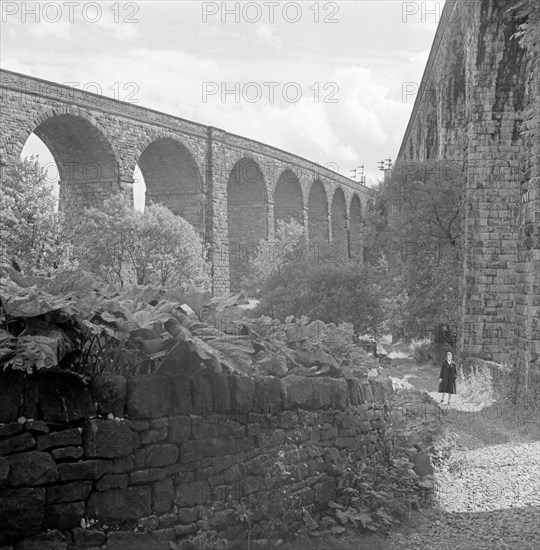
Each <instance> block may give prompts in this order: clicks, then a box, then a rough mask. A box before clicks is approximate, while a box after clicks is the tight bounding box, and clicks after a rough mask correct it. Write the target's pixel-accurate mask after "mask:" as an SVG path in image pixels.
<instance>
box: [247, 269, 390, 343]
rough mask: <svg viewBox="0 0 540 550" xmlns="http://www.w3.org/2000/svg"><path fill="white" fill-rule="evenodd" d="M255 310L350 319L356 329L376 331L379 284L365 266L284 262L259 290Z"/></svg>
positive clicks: (281, 316)
mask: <svg viewBox="0 0 540 550" xmlns="http://www.w3.org/2000/svg"><path fill="white" fill-rule="evenodd" d="M257 313H259V314H262V315H270V316H271V317H274V318H277V319H280V320H284V319H285V318H287V317H288V316H290V315H292V316H294V317H297V318H300V317H302V316H307V317H309V318H310V319H320V320H321V321H324V322H325V323H336V324H340V323H351V324H352V325H353V328H354V331H355V332H357V333H361V334H363V333H369V334H372V335H374V334H377V333H378V332H379V330H380V326H381V324H382V321H383V309H382V306H381V297H380V288H379V286H378V285H377V284H376V280H375V274H374V273H373V271H372V270H370V269H369V268H363V267H361V268H359V267H358V266H355V265H349V264H339V265H329V264H315V265H314V264H306V263H301V264H300V263H298V264H287V265H284V266H283V267H282V268H281V270H280V272H279V273H276V274H274V275H273V276H272V277H271V278H270V279H269V281H268V282H267V283H266V285H265V286H264V288H263V290H262V297H261V304H260V305H259V308H258V310H257Z"/></svg>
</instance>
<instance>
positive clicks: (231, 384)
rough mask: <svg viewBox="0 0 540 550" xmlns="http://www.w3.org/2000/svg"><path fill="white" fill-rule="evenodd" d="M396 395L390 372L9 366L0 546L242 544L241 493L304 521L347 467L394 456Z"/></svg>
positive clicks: (261, 512)
mask: <svg viewBox="0 0 540 550" xmlns="http://www.w3.org/2000/svg"><path fill="white" fill-rule="evenodd" d="M391 392H392V386H391V382H390V380H389V379H388V378H382V377H381V378H377V379H374V380H371V381H360V380H357V379H354V380H348V381H345V380H343V379H332V378H301V377H298V376H295V375H291V376H288V377H285V378H283V379H278V378H273V377H263V378H260V379H252V378H248V377H240V376H236V375H234V376H232V375H231V376H225V375H215V374H212V375H210V374H207V375H203V376H200V377H198V378H195V379H193V380H192V381H191V383H187V382H186V380H185V378H184V377H181V376H170V377H166V376H139V377H129V378H127V379H126V378H124V377H123V376H118V375H110V374H103V375H98V376H96V377H94V378H93V379H92V380H91V382H90V383H89V384H88V385H87V386H86V385H84V384H83V383H82V382H81V381H80V379H78V378H76V377H73V376H71V375H67V374H64V375H62V374H39V375H35V376H32V377H30V376H25V375H23V374H22V373H4V374H2V375H0V548H2V549H3V550H4V549H7V548H15V549H16V550H43V549H47V550H67V549H79V548H93V549H97V548H100V549H102V550H120V549H129V550H139V549H140V550H162V549H163V550H170V546H169V542H170V541H175V542H176V543H177V544H178V545H179V548H187V547H188V546H187V545H188V541H189V537H190V536H193V535H194V534H195V533H197V532H198V531H200V530H201V529H204V527H205V525H208V526H209V528H210V529H214V530H216V531H217V532H219V533H220V534H221V535H222V536H225V537H226V538H228V539H230V540H232V539H235V538H238V539H241V538H243V537H244V535H245V529H246V527H245V525H243V524H242V523H241V521H240V518H239V516H238V514H235V512H234V510H235V503H238V502H239V501H240V500H244V501H246V500H247V501H249V502H251V504H250V505H253V506H254V510H255V516H254V521H255V522H257V521H259V520H261V519H263V518H264V517H265V516H266V519H268V515H269V514H270V513H271V512H270V510H271V507H272V506H273V507H274V508H273V509H275V508H276V505H277V506H278V510H279V512H278V513H279V514H281V515H282V517H283V519H284V521H286V522H287V524H289V525H291V526H292V527H294V525H295V524H297V523H298V522H300V521H301V513H302V509H307V510H308V511H310V512H311V513H316V512H317V511H320V510H322V509H324V508H325V506H326V504H327V503H328V501H329V500H332V499H333V498H335V495H336V487H337V481H338V480H337V479H336V476H337V475H339V472H340V471H341V469H340V467H342V466H343V465H344V464H345V465H352V464H353V463H355V462H357V461H366V460H372V461H378V462H384V461H385V460H386V458H387V452H388V449H389V441H387V438H386V433H385V426H386V421H387V418H388V415H387V408H386V406H385V401H386V400H387V398H388V397H389V395H390V394H391ZM23 416H24V417H25V418H22V417H23ZM107 416H108V418H110V419H107ZM113 418H114V419H113ZM265 503H266V504H267V506H266V507H265ZM83 519H84V520H85V525H84V527H85V528H83V527H82V526H81V520H83ZM92 520H95V523H93V522H92Z"/></svg>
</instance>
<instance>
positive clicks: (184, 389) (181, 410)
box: [169, 375, 191, 414]
mask: <svg viewBox="0 0 540 550" xmlns="http://www.w3.org/2000/svg"><path fill="white" fill-rule="evenodd" d="M169 380H170V384H171V410H172V412H173V413H177V414H191V393H190V383H189V380H187V379H186V376H185V375H176V376H170V377H169Z"/></svg>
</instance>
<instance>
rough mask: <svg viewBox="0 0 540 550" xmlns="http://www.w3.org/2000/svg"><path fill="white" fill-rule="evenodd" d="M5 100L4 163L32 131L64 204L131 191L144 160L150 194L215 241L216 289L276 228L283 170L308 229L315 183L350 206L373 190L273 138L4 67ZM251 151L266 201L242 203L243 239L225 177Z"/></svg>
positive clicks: (0, 143) (222, 288)
mask: <svg viewBox="0 0 540 550" xmlns="http://www.w3.org/2000/svg"><path fill="white" fill-rule="evenodd" d="M0 108H1V112H2V117H0V169H3V168H5V167H6V166H10V164H12V163H15V162H18V160H19V158H20V155H21V152H22V150H23V147H24V144H25V143H26V141H27V139H28V137H29V136H30V135H31V134H32V133H34V134H36V135H37V136H38V137H39V138H40V139H41V140H42V141H43V142H44V143H45V145H46V146H47V147H48V148H49V150H50V151H51V153H52V155H53V157H54V159H55V162H56V164H57V166H58V171H59V176H60V200H61V203H60V208H61V209H64V210H67V211H71V210H73V209H77V208H81V207H85V206H99V205H100V204H101V203H102V202H103V200H105V199H106V198H108V197H109V196H110V195H111V194H113V193H116V192H119V191H123V192H125V193H126V194H128V195H129V194H131V195H132V189H133V182H134V177H133V175H134V170H135V168H136V166H137V165H139V167H140V168H141V170H142V172H143V175H144V178H145V183H146V186H147V199H152V200H156V201H161V202H162V203H163V204H165V205H166V206H168V207H169V208H171V210H173V211H174V212H176V213H179V214H180V215H182V216H184V217H186V218H187V219H188V221H190V222H191V223H192V224H193V225H194V226H195V229H196V230H197V231H198V232H199V234H201V235H202V236H203V237H204V241H205V242H206V243H207V244H208V245H210V260H211V262H212V281H213V290H214V293H215V294H227V293H228V291H229V288H230V273H229V264H230V262H229V255H230V254H231V250H232V254H234V255H235V256H237V257H240V259H241V260H243V259H245V260H246V261H247V258H248V255H249V251H250V250H251V249H252V248H253V246H254V245H255V246H256V245H257V244H258V242H259V239H260V238H261V236H260V234H261V231H260V227H259V226H260V225H264V227H265V228H267V230H268V236H269V237H272V236H273V232H274V203H275V200H276V199H275V192H276V187H277V184H278V181H279V179H280V177H281V175H282V174H284V173H285V172H287V171H290V172H291V173H292V174H294V176H295V177H296V178H297V179H298V183H299V185H300V188H301V194H302V201H296V203H295V209H294V211H293V212H292V213H293V214H294V216H295V217H296V218H297V219H299V220H303V221H304V226H305V229H306V234H307V233H308V231H307V230H308V223H307V218H308V217H309V214H310V213H309V205H308V195H309V191H310V189H311V187H312V186H313V185H315V184H317V182H320V184H321V185H322V186H323V188H324V193H325V195H326V200H327V202H328V204H330V205H331V204H332V200H333V197H334V196H335V194H336V191H337V190H341V192H343V193H344V194H345V197H346V203H347V208H349V207H350V204H351V200H352V198H353V197H354V196H355V197H357V200H358V201H359V202H360V203H361V205H362V208H364V207H365V205H366V203H367V201H368V200H369V199H370V198H372V197H373V191H371V190H370V189H369V188H367V187H365V186H363V185H361V184H359V183H357V182H355V181H352V180H350V179H349V178H346V177H344V176H342V175H340V174H338V173H336V172H334V171H332V170H330V169H328V168H326V167H323V166H320V165H319V164H317V163H316V162H311V161H308V160H306V159H303V158H301V157H298V156H296V155H294V154H291V153H288V152H286V151H282V150H280V149H277V148H276V147H272V146H270V145H266V144H264V143H260V142H257V141H254V140H250V139H247V138H244V137H241V136H237V135H235V134H230V133H228V132H226V131H224V130H220V129H218V128H213V127H210V126H204V125H202V124H197V123H195V122H191V121H189V120H185V119H182V118H179V117H176V116H172V115H168V114H166V113H160V112H158V111H154V110H151V109H146V108H143V107H140V106H138V105H135V104H133V103H129V102H123V101H117V100H114V99H111V98H109V97H104V96H100V95H97V94H93V93H90V92H84V91H82V90H77V89H74V88H70V87H68V86H63V85H61V84H57V83H54V82H48V81H45V80H40V79H37V78H32V77H29V76H25V75H21V74H17V73H13V72H10V71H4V70H0ZM246 160H247V161H251V163H252V164H253V163H256V164H257V165H258V167H259V170H260V172H261V176H262V179H263V180H264V186H265V189H264V192H265V197H264V208H263V207H262V206H259V207H258V209H257V211H256V212H251V211H250V209H245V210H247V212H246V213H245V214H244V216H245V217H246V218H248V219H247V223H244V224H243V229H244V231H243V234H242V235H241V238H240V239H239V238H238V236H237V235H234V230H233V235H232V236H231V234H230V229H231V227H230V226H231V225H233V227H238V226H239V220H231V219H230V217H229V216H228V210H229V208H228V198H229V197H228V183H229V179H230V176H231V173H232V172H233V170H234V168H235V165H236V163H237V162H239V161H246ZM325 160H327V161H331V160H332V159H325ZM278 204H279V199H278ZM279 215H280V212H279V208H278V216H279ZM261 216H262V217H261ZM315 216H317V214H315ZM234 222H236V226H234ZM326 223H327V224H330V223H331V220H330V219H327V220H326ZM327 233H328V231H327ZM307 236H308V238H309V235H307ZM236 241H240V242H236ZM324 243H326V244H327V243H329V240H328V238H327V239H326V240H325V241H324ZM325 252H326V251H322V252H321V256H323V255H324V253H325Z"/></svg>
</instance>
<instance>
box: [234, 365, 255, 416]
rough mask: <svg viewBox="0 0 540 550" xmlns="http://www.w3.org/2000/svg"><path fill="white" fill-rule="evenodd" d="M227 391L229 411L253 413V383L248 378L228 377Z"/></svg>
mask: <svg viewBox="0 0 540 550" xmlns="http://www.w3.org/2000/svg"><path fill="white" fill-rule="evenodd" d="M228 378H229V390H230V392H231V409H232V410H233V411H242V412H244V413H250V412H253V396H254V395H255V382H254V380H253V379H252V378H249V377H248V376H238V375H236V374H235V375H232V376H229V377H228Z"/></svg>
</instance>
